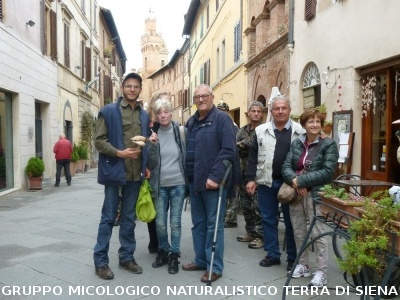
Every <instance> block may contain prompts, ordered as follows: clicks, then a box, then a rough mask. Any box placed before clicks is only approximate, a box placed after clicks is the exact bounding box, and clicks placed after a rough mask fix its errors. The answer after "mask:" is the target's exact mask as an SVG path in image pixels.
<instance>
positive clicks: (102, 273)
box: [95, 265, 114, 280]
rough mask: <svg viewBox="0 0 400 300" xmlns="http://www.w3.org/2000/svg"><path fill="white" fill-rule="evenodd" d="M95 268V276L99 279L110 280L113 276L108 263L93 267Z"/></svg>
mask: <svg viewBox="0 0 400 300" xmlns="http://www.w3.org/2000/svg"><path fill="white" fill-rule="evenodd" d="M95 270H96V274H97V276H99V277H100V278H101V279H104V280H110V279H113V278H114V273H113V271H111V269H110V267H109V266H108V265H104V266H102V267H95Z"/></svg>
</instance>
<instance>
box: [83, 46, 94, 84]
mask: <svg viewBox="0 0 400 300" xmlns="http://www.w3.org/2000/svg"><path fill="white" fill-rule="evenodd" d="M85 62H86V66H85V67H86V76H85V77H86V82H89V81H91V80H92V60H91V51H90V48H89V47H86V48H85Z"/></svg>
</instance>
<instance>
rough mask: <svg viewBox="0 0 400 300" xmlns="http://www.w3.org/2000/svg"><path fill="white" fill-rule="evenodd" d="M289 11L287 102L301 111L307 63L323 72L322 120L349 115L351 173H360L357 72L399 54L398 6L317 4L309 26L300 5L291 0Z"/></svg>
mask: <svg viewBox="0 0 400 300" xmlns="http://www.w3.org/2000/svg"><path fill="white" fill-rule="evenodd" d="M295 7H296V9H295V24H294V28H295V30H294V40H295V47H294V49H293V53H292V54H291V56H290V78H289V81H290V93H291V100H292V101H293V102H295V103H296V105H297V108H298V109H299V111H301V109H302V107H303V102H302V99H303V93H302V83H303V77H304V70H305V67H306V66H307V64H309V63H310V62H313V63H315V64H316V66H317V67H318V69H319V72H320V74H321V75H322V73H323V72H324V71H327V68H328V67H329V69H330V71H329V74H328V84H325V82H324V78H323V77H321V81H322V83H321V101H322V102H325V103H326V105H327V107H328V117H327V118H328V119H331V118H332V113H333V112H334V111H339V110H341V109H344V110H353V131H354V132H356V137H355V142H354V148H353V169H352V171H353V173H356V174H360V173H361V155H360V153H361V142H362V141H361V135H360V134H358V133H361V132H362V119H361V107H360V105H359V99H360V98H361V87H360V81H359V79H360V70H361V68H363V67H366V66H368V65H370V64H374V63H377V62H379V61H384V60H386V59H389V58H392V57H395V56H398V55H399V54H400V43H399V41H400V31H399V30H398V19H399V18H398V17H399V11H400V2H399V1H383V2H382V3H379V4H378V3H377V2H376V1H374V0H354V1H345V0H343V1H337V2H335V1H331V0H321V1H317V13H316V17H315V18H314V19H312V20H311V21H310V22H306V21H305V20H304V1H303V0H296V1H295ZM339 87H340V88H339ZM339 94H340V95H339ZM338 99H339V100H340V101H339V103H338ZM340 104H341V105H342V106H340Z"/></svg>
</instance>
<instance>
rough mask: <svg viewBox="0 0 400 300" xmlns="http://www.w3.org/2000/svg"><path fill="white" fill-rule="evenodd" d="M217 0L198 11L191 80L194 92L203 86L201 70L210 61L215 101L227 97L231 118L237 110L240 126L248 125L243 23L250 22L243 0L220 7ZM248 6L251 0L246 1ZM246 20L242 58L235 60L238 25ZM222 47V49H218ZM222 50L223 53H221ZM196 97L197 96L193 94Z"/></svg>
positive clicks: (195, 24)
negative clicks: (207, 19)
mask: <svg viewBox="0 0 400 300" xmlns="http://www.w3.org/2000/svg"><path fill="white" fill-rule="evenodd" d="M215 2H216V1H215V0H209V1H203V3H202V4H201V5H200V7H199V10H198V12H197V16H196V20H195V22H194V24H193V27H192V32H191V36H190V39H191V41H190V47H191V57H192V61H191V68H190V73H191V76H190V82H191V93H193V89H194V88H195V87H196V86H197V85H199V84H200V83H201V82H200V77H201V76H200V72H201V68H202V67H203V65H204V63H206V62H207V61H208V60H210V69H211V70H210V85H211V87H212V88H213V92H214V95H215V101H214V104H215V105H218V103H219V101H220V99H223V101H224V102H226V103H227V104H228V105H229V107H230V114H231V117H233V116H234V114H235V112H234V111H237V115H238V121H237V123H238V125H244V124H245V123H246V122H247V120H246V117H245V115H244V112H245V111H246V110H247V102H248V99H247V95H246V85H247V81H246V77H245V69H244V67H243V63H244V61H245V55H246V52H247V50H246V47H247V43H246V40H245V36H244V35H243V34H242V32H243V24H246V23H247V16H246V14H245V13H244V12H245V8H244V9H243V14H242V15H241V7H240V4H241V1H238V0H225V1H219V8H218V10H216V3H215ZM243 3H244V4H243V6H244V7H246V3H247V1H243ZM207 6H209V16H210V19H209V27H208V28H207V24H206V15H207V13H206V11H207ZM202 16H203V20H204V21H203V36H201V32H202V29H201V26H202V25H201V24H202V23H201V18H202ZM239 21H242V26H241V32H240V35H241V37H242V50H241V55H240V58H239V60H238V61H237V62H234V28H235V25H236V24H238V22H239ZM217 49H219V51H218V50H217ZM218 53H219V54H218ZM191 96H193V95H191Z"/></svg>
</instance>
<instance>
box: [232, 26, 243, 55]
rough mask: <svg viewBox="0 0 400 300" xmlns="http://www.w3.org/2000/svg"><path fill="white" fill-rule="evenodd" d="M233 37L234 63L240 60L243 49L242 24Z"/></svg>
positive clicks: (236, 27)
mask: <svg viewBox="0 0 400 300" xmlns="http://www.w3.org/2000/svg"><path fill="white" fill-rule="evenodd" d="M233 36H234V40H233V42H234V54H233V61H234V62H237V61H238V60H239V59H240V50H241V49H242V34H241V26H240V22H239V23H238V24H237V25H236V26H235V28H234V31H233Z"/></svg>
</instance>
